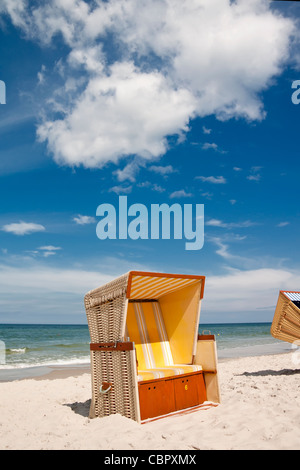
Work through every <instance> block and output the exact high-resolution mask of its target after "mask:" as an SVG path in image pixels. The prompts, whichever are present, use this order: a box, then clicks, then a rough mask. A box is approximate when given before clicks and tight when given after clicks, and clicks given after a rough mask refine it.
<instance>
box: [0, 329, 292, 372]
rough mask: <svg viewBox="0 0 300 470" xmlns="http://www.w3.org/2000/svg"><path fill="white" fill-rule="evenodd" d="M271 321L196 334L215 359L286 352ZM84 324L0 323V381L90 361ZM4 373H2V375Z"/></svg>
mask: <svg viewBox="0 0 300 470" xmlns="http://www.w3.org/2000/svg"><path fill="white" fill-rule="evenodd" d="M270 327H271V323H220V324H200V326H199V333H200V334H202V333H205V334H213V335H215V337H216V342H217V351H218V358H219V359H226V358H232V357H241V356H253V355H262V354H276V353H280V352H285V351H289V350H290V349H291V345H290V344H289V343H285V342H283V341H278V340H276V339H274V338H273V337H272V336H271V334H270ZM89 344H90V335H89V330H88V326H87V325H28V324H26V325H20V324H2V325H0V345H1V347H2V351H1V352H2V354H1V355H0V380H1V378H2V379H4V380H5V377H6V376H7V372H8V371H12V370H17V369H25V368H27V369H28V368H30V370H33V369H32V368H35V367H37V366H40V367H41V366H43V367H48V366H69V367H71V366H80V365H87V366H88V365H89V363H90V350H89ZM5 372H6V374H5Z"/></svg>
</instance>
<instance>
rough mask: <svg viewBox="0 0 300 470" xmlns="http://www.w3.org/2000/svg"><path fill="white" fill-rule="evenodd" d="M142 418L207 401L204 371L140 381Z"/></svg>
mask: <svg viewBox="0 0 300 470" xmlns="http://www.w3.org/2000/svg"><path fill="white" fill-rule="evenodd" d="M138 388H139V401H140V413H141V420H144V419H148V418H153V417H156V416H161V415H165V414H168V413H172V412H174V411H178V410H183V409H185V408H189V407H192V406H196V405H200V404H201V403H203V402H204V401H206V399H207V398H206V389H205V382H204V376H203V372H202V371H200V372H193V373H191V374H183V375H179V376H174V377H165V378H161V379H155V380H147V381H143V382H139V384H138Z"/></svg>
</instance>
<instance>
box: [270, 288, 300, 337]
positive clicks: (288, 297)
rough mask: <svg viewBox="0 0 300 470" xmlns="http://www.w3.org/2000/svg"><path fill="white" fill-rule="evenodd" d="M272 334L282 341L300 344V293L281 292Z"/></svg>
mask: <svg viewBox="0 0 300 470" xmlns="http://www.w3.org/2000/svg"><path fill="white" fill-rule="evenodd" d="M271 334H272V336H274V338H277V339H280V340H282V341H287V342H288V343H295V342H296V341H297V342H298V344H300V292H295V291H283V290H281V291H280V292H279V297H278V301H277V306H276V310H275V314H274V318H273V322H272V325H271Z"/></svg>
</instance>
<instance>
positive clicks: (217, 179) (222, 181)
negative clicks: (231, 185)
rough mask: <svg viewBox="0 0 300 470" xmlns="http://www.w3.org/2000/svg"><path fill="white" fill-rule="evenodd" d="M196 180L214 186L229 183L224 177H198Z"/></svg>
mask: <svg viewBox="0 0 300 470" xmlns="http://www.w3.org/2000/svg"><path fill="white" fill-rule="evenodd" d="M195 179H196V180H201V181H203V182H204V183H213V184H225V183H226V182H227V181H226V179H225V178H224V176H196V177H195Z"/></svg>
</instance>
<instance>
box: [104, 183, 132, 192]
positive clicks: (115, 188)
mask: <svg viewBox="0 0 300 470" xmlns="http://www.w3.org/2000/svg"><path fill="white" fill-rule="evenodd" d="M131 191H132V186H122V185H120V186H113V187H112V188H110V189H109V192H110V193H116V194H129V193H131Z"/></svg>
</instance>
